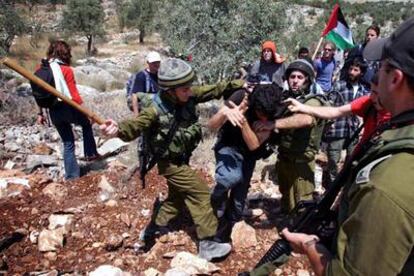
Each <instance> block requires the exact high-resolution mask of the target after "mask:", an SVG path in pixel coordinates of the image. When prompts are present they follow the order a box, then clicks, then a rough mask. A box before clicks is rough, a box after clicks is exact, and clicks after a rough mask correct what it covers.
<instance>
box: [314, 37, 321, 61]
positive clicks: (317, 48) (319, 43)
mask: <svg viewBox="0 0 414 276" xmlns="http://www.w3.org/2000/svg"><path fill="white" fill-rule="evenodd" d="M323 38H324V37H323V36H321V38H320V39H319V42H318V46H316V49H315V52H314V53H313V55H312V60H315V58H316V54H317V53H318V51H319V48H320V47H321V44H322V41H323Z"/></svg>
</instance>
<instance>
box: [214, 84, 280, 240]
mask: <svg viewBox="0 0 414 276" xmlns="http://www.w3.org/2000/svg"><path fill="white" fill-rule="evenodd" d="M282 92H283V91H282V90H281V89H280V88H279V87H278V86H277V85H259V86H256V87H255V89H254V90H253V93H252V94H250V95H247V92H246V91H245V90H239V91H237V92H235V93H234V94H233V95H231V96H230V98H229V99H228V100H227V101H226V102H225V105H224V106H223V107H222V108H220V110H219V111H218V112H217V113H216V114H215V115H214V116H213V117H211V118H210V120H209V122H208V126H209V127H210V128H212V129H220V130H219V133H218V137H217V142H216V145H215V147H214V153H215V157H216V173H215V180H216V185H215V186H214V188H213V191H212V194H211V201H212V205H213V209H214V210H215V212H216V214H217V217H218V219H219V230H218V234H217V235H216V239H217V240H219V241H229V239H230V233H231V229H232V227H233V225H234V224H235V223H237V222H238V221H240V220H241V219H242V215H243V209H244V206H245V201H246V196H247V192H248V190H249V187H250V179H251V177H252V174H253V170H254V168H255V165H256V160H259V159H262V158H267V157H268V156H269V155H270V154H271V153H273V151H272V150H271V149H270V148H269V146H270V145H274V144H275V143H276V140H277V135H276V133H274V132H271V131H270V130H265V131H262V132H257V131H255V128H254V125H255V123H256V122H258V121H267V120H274V119H276V118H279V117H280V116H281V115H282V114H283V113H284V110H286V107H285V106H284V105H283V104H282V99H283V98H282ZM246 109H247V111H246Z"/></svg>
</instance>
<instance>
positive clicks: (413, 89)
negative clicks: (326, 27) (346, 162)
mask: <svg viewBox="0 0 414 276" xmlns="http://www.w3.org/2000/svg"><path fill="white" fill-rule="evenodd" d="M413 39H414V17H412V18H410V19H408V20H407V21H405V22H404V23H403V24H402V25H401V26H400V27H399V28H398V29H397V30H396V31H395V32H394V33H393V34H392V35H391V36H390V37H389V38H386V39H377V40H374V41H372V42H370V43H369V44H368V45H367V47H366V48H365V50H364V57H365V58H366V59H368V60H381V61H382V62H381V67H380V69H379V82H378V91H377V92H378V97H379V100H380V102H381V103H382V105H383V106H384V108H385V109H387V110H389V111H390V112H391V114H392V118H391V121H390V122H389V124H387V125H383V126H381V127H380V128H379V129H378V130H377V132H376V133H375V134H374V135H373V136H372V137H371V138H370V140H369V142H367V143H365V144H363V145H362V146H361V149H360V150H359V151H358V152H354V153H353V156H352V157H351V158H352V159H353V160H352V161H353V162H352V165H353V167H352V169H351V170H350V171H349V173H346V175H347V176H348V178H347V180H346V183H345V185H344V189H343V192H342V196H341V202H340V205H339V217H338V223H339V228H338V230H337V233H336V242H335V243H334V246H333V249H332V250H331V251H328V250H327V249H326V247H325V246H324V245H322V244H320V243H318V237H317V236H315V235H308V234H303V233H291V232H289V231H287V229H285V230H284V231H283V232H282V233H283V235H284V236H285V238H286V239H287V240H288V241H289V242H290V245H291V246H292V248H293V250H294V251H296V252H299V253H303V254H306V255H307V256H308V257H309V260H310V262H311V264H312V267H313V269H314V270H315V273H316V275H323V274H325V275H414V204H413V202H414V185H413V183H414V182H413V178H414V51H413V49H412V43H411V42H412V41H413ZM331 252H332V253H331Z"/></svg>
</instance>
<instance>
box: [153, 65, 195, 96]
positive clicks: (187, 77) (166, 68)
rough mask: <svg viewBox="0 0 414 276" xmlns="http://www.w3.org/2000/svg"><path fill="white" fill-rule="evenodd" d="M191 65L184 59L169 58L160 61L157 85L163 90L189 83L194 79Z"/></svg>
mask: <svg viewBox="0 0 414 276" xmlns="http://www.w3.org/2000/svg"><path fill="white" fill-rule="evenodd" d="M194 77H195V75H194V71H193V68H191V65H190V64H188V63H187V62H185V61H184V60H181V59H177V58H169V59H167V60H165V61H163V62H161V65H160V69H159V70H158V85H159V86H160V88H161V89H163V90H168V89H173V88H176V87H180V86H186V85H190V84H191V83H192V82H193V80H194Z"/></svg>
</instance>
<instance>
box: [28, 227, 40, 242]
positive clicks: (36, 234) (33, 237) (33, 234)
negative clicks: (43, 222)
mask: <svg viewBox="0 0 414 276" xmlns="http://www.w3.org/2000/svg"><path fill="white" fill-rule="evenodd" d="M38 237H39V231H36V230H35V231H32V232H30V235H29V240H30V242H31V243H33V244H36V243H37V239H38Z"/></svg>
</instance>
